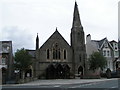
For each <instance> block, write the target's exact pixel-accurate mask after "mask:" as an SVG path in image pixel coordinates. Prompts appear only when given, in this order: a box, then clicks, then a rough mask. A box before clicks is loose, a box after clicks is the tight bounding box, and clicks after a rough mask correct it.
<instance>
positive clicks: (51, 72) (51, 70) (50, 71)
mask: <svg viewBox="0 0 120 90" xmlns="http://www.w3.org/2000/svg"><path fill="white" fill-rule="evenodd" d="M54 78H55V67H54V65H53V64H50V65H48V67H47V68H46V79H54Z"/></svg>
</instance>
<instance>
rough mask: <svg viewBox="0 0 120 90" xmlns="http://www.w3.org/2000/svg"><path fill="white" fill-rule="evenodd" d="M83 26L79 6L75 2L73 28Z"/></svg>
mask: <svg viewBox="0 0 120 90" xmlns="http://www.w3.org/2000/svg"><path fill="white" fill-rule="evenodd" d="M81 26H82V25H81V21H80V16H79V10H78V5H77V2H76V1H75V6H74V13H73V25H72V27H81Z"/></svg>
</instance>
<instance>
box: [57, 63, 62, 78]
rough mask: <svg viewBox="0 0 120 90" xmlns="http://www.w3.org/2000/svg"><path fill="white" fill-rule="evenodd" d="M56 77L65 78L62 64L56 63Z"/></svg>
mask: <svg viewBox="0 0 120 90" xmlns="http://www.w3.org/2000/svg"><path fill="white" fill-rule="evenodd" d="M55 66H56V78H58V79H63V78H64V69H63V67H62V65H61V64H56V65H55Z"/></svg>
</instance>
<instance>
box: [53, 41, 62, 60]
mask: <svg viewBox="0 0 120 90" xmlns="http://www.w3.org/2000/svg"><path fill="white" fill-rule="evenodd" d="M60 58H61V52H60V48H58V44H57V43H56V44H55V45H54V46H53V59H60Z"/></svg>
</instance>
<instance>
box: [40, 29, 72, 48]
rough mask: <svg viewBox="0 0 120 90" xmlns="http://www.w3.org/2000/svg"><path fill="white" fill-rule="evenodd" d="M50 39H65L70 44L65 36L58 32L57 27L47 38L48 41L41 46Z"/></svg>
mask: <svg viewBox="0 0 120 90" xmlns="http://www.w3.org/2000/svg"><path fill="white" fill-rule="evenodd" d="M50 39H56V40H57V39H58V40H59V39H63V41H65V43H66V44H67V45H68V46H70V45H69V44H68V42H67V41H66V40H65V39H64V38H63V36H62V35H61V34H60V33H59V32H58V30H57V28H56V31H55V32H54V33H53V34H52V35H51V36H50V37H49V38H48V39H47V41H46V42H45V43H44V44H43V45H42V46H41V47H40V48H42V47H43V46H44V45H45V44H46V43H47V42H48V41H49V40H50Z"/></svg>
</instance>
